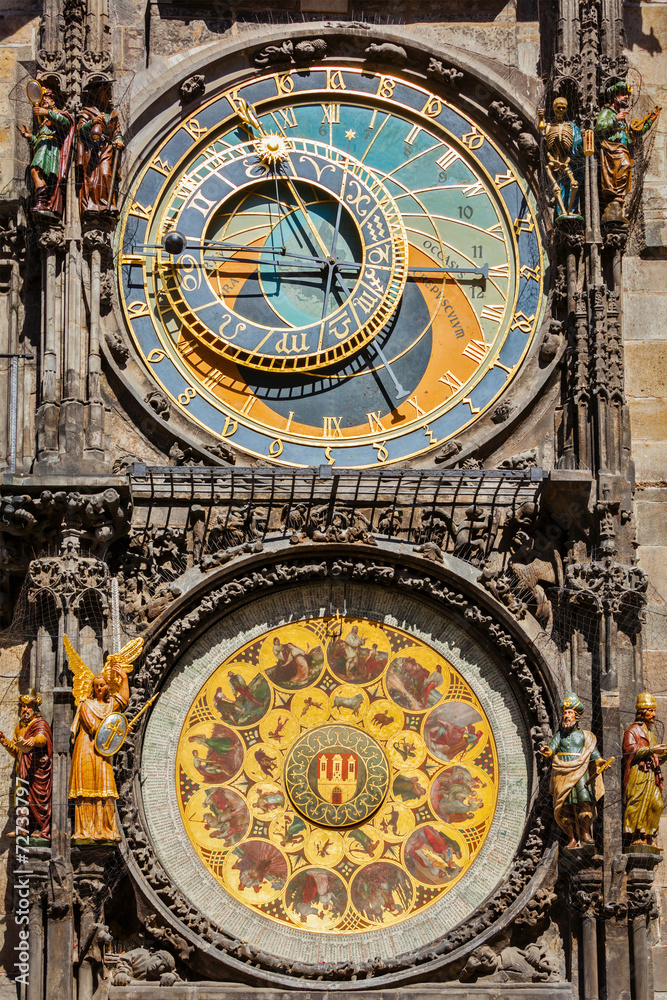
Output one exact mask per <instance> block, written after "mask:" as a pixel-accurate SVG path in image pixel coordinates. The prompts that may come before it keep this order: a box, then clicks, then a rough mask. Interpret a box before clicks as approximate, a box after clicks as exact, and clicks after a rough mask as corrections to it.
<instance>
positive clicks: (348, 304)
mask: <svg viewBox="0 0 667 1000" xmlns="http://www.w3.org/2000/svg"><path fill="white" fill-rule="evenodd" d="M118 241H119V252H118V262H119V283H120V291H121V300H122V309H123V313H124V319H125V323H126V325H127V329H128V331H129V333H130V336H131V339H132V341H133V343H134V346H135V348H136V351H137V352H138V355H139V356H140V358H141V359H142V360H143V363H144V365H145V368H146V371H147V373H148V374H149V377H150V378H151V379H152V380H153V381H154V382H155V383H157V385H158V386H159V387H160V389H161V390H162V391H163V392H164V393H165V394H166V396H167V397H168V398H169V400H170V401H171V403H172V404H173V405H174V406H175V407H178V408H179V409H180V410H181V411H182V413H183V414H184V415H185V416H186V417H187V418H188V419H189V420H190V421H193V422H194V423H195V424H196V425H198V426H199V428H200V429H201V430H202V431H203V432H205V435H206V436H207V437H206V439H207V440H209V441H210V442H211V445H213V443H214V442H216V441H217V442H218V443H220V442H222V441H226V442H227V443H228V444H230V445H232V446H233V447H234V448H235V449H238V450H239V451H240V453H242V454H244V455H246V456H248V457H249V458H250V459H251V460H253V461H254V460H257V459H264V460H269V461H271V462H274V463H277V464H280V465H284V466H291V467H303V466H319V465H327V464H328V465H331V466H338V467H343V468H365V467H377V466H378V465H391V464H392V463H398V462H405V461H406V460H408V459H411V458H414V457H416V456H419V455H422V454H423V453H426V452H428V451H429V450H431V449H433V448H434V447H435V446H436V445H440V444H442V443H443V442H445V441H447V439H449V438H451V437H453V436H454V435H460V433H461V432H462V431H463V430H464V429H465V428H466V427H468V426H469V425H471V424H472V423H473V422H474V421H476V420H477V419H479V417H480V416H481V415H483V414H484V413H485V412H486V411H487V410H488V409H489V407H491V406H492V405H493V404H494V403H495V402H496V401H497V400H498V398H499V397H500V396H501V394H502V393H503V392H505V391H507V389H508V387H509V386H510V385H511V383H512V381H513V379H514V378H515V376H516V375H517V372H518V371H519V369H520V368H521V365H522V362H523V361H524V359H525V358H526V356H527V354H528V352H529V351H530V348H531V345H532V344H533V341H534V339H535V334H536V330H537V329H538V327H539V325H540V321H541V312H542V303H543V300H544V296H543V287H544V282H545V273H546V267H547V264H546V259H545V256H544V252H543V249H542V242H541V235H540V226H539V224H538V220H537V216H536V209H535V204H534V202H533V199H532V197H531V194H530V191H529V188H528V185H527V183H526V181H525V180H524V179H523V178H522V176H521V174H520V173H519V171H518V169H517V166H516V164H515V163H513V162H512V160H511V159H510V158H509V157H508V155H507V154H506V153H505V152H503V150H502V149H501V148H500V146H499V145H498V143H497V142H496V141H495V140H494V139H493V138H492V137H491V135H489V134H488V132H487V131H485V129H484V128H483V127H482V126H481V125H480V124H479V123H478V122H476V121H474V120H473V119H472V118H471V117H470V116H469V115H468V114H465V113H464V112H463V111H462V110H460V109H458V108H457V107H455V106H454V104H452V103H451V102H450V101H447V100H445V99H444V98H443V97H442V95H441V94H436V93H433V92H430V91H429V90H427V89H425V88H424V87H422V86H417V85H416V84H414V83H409V82H407V81H405V80H401V79H399V78H397V77H395V76H391V75H385V74H382V73H373V72H366V71H364V70H363V69H361V68H359V67H353V66H349V65H343V64H341V65H335V64H333V65H329V64H327V66H326V67H322V68H318V67H313V68H311V69H310V70H309V71H308V72H303V71H299V70H292V71H289V72H279V73H268V74H266V75H264V76H261V77H258V78H255V79H253V80H252V81H251V82H248V83H246V84H244V85H243V86H237V87H234V88H232V89H228V90H224V91H222V92H220V93H219V94H217V95H216V96H214V97H213V98H211V99H210V100H208V101H206V102H204V103H202V104H201V105H200V106H199V107H197V109H196V111H194V112H193V113H192V114H190V115H189V116H188V117H185V118H184V119H183V120H182V121H181V122H180V123H179V125H178V126H177V127H175V128H174V129H172V131H171V132H170V133H169V134H168V135H166V136H165V137H164V139H163V140H162V142H160V143H159V145H157V146H156V147H155V148H154V149H152V150H151V152H150V156H148V157H147V158H146V160H145V164H144V166H143V169H141V171H140V172H139V174H138V176H137V179H136V181H135V182H134V185H133V187H132V190H131V194H130V196H129V197H128V198H127V200H126V204H125V209H124V212H123V217H122V221H121V225H120V226H119V230H118Z"/></svg>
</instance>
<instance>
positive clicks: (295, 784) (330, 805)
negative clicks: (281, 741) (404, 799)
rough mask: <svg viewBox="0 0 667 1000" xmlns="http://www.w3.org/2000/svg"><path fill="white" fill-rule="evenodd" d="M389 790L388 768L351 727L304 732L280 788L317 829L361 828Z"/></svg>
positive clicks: (377, 749)
mask: <svg viewBox="0 0 667 1000" xmlns="http://www.w3.org/2000/svg"><path fill="white" fill-rule="evenodd" d="M388 785H389V762H388V761H387V758H386V756H385V754H384V751H383V750H382V747H381V746H380V744H379V743H377V742H376V741H375V740H374V739H373V737H372V736H369V735H368V733H365V732H363V730H360V729H357V728H356V727H355V726H338V725H328V726H318V728H317V729H312V730H310V731H307V732H305V733H304V734H303V735H302V736H300V737H299V739H298V740H297V741H296V743H294V745H293V746H292V748H291V750H290V752H289V754H288V755H287V760H286V761H285V787H286V789H287V794H288V795H289V797H290V799H291V801H292V803H293V804H294V806H295V807H296V808H297V809H298V810H299V812H301V813H302V814H303V815H304V816H306V817H307V818H308V819H309V820H310V821H311V822H312V823H317V824H318V825H320V826H333V827H336V826H352V825H353V824H356V823H364V822H365V821H366V820H367V819H368V817H369V816H372V814H373V813H374V812H375V811H376V810H377V808H378V806H379V805H380V803H381V802H382V800H383V799H384V797H385V795H386V793H387V786H388Z"/></svg>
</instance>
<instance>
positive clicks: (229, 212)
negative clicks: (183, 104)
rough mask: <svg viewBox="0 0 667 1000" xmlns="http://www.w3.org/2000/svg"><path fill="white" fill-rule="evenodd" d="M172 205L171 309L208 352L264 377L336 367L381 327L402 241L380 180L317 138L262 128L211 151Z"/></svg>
mask: <svg viewBox="0 0 667 1000" xmlns="http://www.w3.org/2000/svg"><path fill="white" fill-rule="evenodd" d="M195 177H196V180H197V189H196V190H197V196H196V197H195V198H192V197H191V196H190V197H186V198H184V197H183V195H184V193H185V192H184V191H183V190H182V187H181V186H177V187H176V189H175V190H174V192H173V194H172V197H171V199H170V202H169V208H168V213H169V216H168V217H169V218H170V220H171V222H172V225H173V227H175V228H177V230H178V231H179V232H182V233H183V234H184V235H185V236H186V239H187V249H186V252H185V253H182V254H180V255H178V256H176V255H169V254H168V253H166V252H162V251H159V252H158V257H157V274H156V277H157V279H158V281H159V283H160V284H161V286H162V289H163V290H164V293H165V295H166V299H167V301H168V305H169V308H170V309H171V310H172V311H173V313H174V314H175V315H176V316H178V317H179V319H180V320H181V322H182V323H183V325H184V326H186V327H187V328H188V329H189V330H190V331H191V332H192V334H193V335H194V337H195V338H196V339H197V341H198V342H199V343H200V344H201V345H202V346H203V347H204V348H205V349H207V348H208V349H211V350H213V351H215V352H216V353H218V354H220V355H222V356H223V357H225V358H229V359H231V360H233V361H235V362H236V363H240V364H243V365H249V366H250V367H253V368H260V369H264V370H267V371H269V370H270V371H278V372H289V371H294V370H296V371H310V370H312V369H316V368H321V367H323V366H325V365H331V364H336V363H340V362H341V361H344V360H345V359H346V358H347V357H349V356H350V355H352V354H354V353H356V352H357V351H358V350H359V349H360V348H361V347H363V346H364V345H365V344H367V343H368V342H369V341H370V340H371V339H372V338H373V337H374V335H375V334H376V333H377V332H379V331H380V330H382V329H383V327H384V326H385V325H386V323H387V322H388V321H389V320H390V318H391V316H392V314H393V313H394V311H395V310H396V308H397V306H398V304H399V302H400V299H401V295H402V292H403V288H404V287H405V282H406V279H407V255H406V249H407V238H406V233H405V227H404V225H403V221H402V218H401V215H400V213H399V211H398V208H397V206H396V203H395V202H394V200H393V198H392V197H391V196H390V195H389V194H388V192H387V191H386V189H385V188H384V187H383V186H382V184H381V183H380V181H379V180H378V178H377V177H376V176H375V175H374V174H373V173H372V172H371V171H369V170H368V169H367V168H365V167H364V165H363V164H362V163H361V162H359V161H357V160H354V159H353V158H352V157H350V156H348V155H346V154H343V153H341V152H340V151H339V150H336V149H332V148H331V147H330V146H327V145H326V144H325V143H321V142H315V141H313V140H310V139H300V138H299V137H298V136H293V137H291V138H290V139H289V140H286V139H285V138H284V137H282V136H280V135H272V134H267V133H265V132H264V131H263V130H262V132H261V133H260V135H259V138H258V139H257V141H253V142H246V143H241V144H239V145H237V146H232V147H229V148H226V149H224V150H223V151H222V152H216V151H212V152H211V155H210V156H209V157H208V158H207V159H205V160H203V162H201V163H199V164H198V166H197V170H196V173H195Z"/></svg>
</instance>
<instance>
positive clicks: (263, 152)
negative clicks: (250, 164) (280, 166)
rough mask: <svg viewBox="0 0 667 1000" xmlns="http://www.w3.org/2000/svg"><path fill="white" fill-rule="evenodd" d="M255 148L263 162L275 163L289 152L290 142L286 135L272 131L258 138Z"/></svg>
mask: <svg viewBox="0 0 667 1000" xmlns="http://www.w3.org/2000/svg"><path fill="white" fill-rule="evenodd" d="M255 149H256V151H257V155H258V156H259V158H260V160H261V161H262V163H269V164H275V163H280V161H281V160H284V159H285V157H286V156H287V154H288V152H289V143H288V141H287V139H286V138H285V137H284V136H282V135H275V134H274V133H273V132H271V133H269V134H268V135H263V136H262V138H261V139H258V140H257V142H256V143H255Z"/></svg>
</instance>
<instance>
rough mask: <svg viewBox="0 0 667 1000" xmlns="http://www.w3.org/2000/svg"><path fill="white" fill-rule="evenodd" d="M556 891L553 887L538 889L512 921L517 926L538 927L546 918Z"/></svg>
mask: <svg viewBox="0 0 667 1000" xmlns="http://www.w3.org/2000/svg"><path fill="white" fill-rule="evenodd" d="M557 899H558V893H556V892H554V891H553V889H546V888H542V889H538V890H537V892H536V893H535V895H534V896H533V897H532V898H531V899H530V900H529V901H528V902H527V903H526V905H525V906H524V908H523V910H522V911H521V913H520V914H519V916H518V917H517V918H516V920H515V921H514V923H515V924H516V926H517V927H538V926H539V925H540V924H542V923H544V921H545V920H547V919H548V915H549V913H550V911H551V908H552V907H553V905H554V903H555V902H556V900H557Z"/></svg>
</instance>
